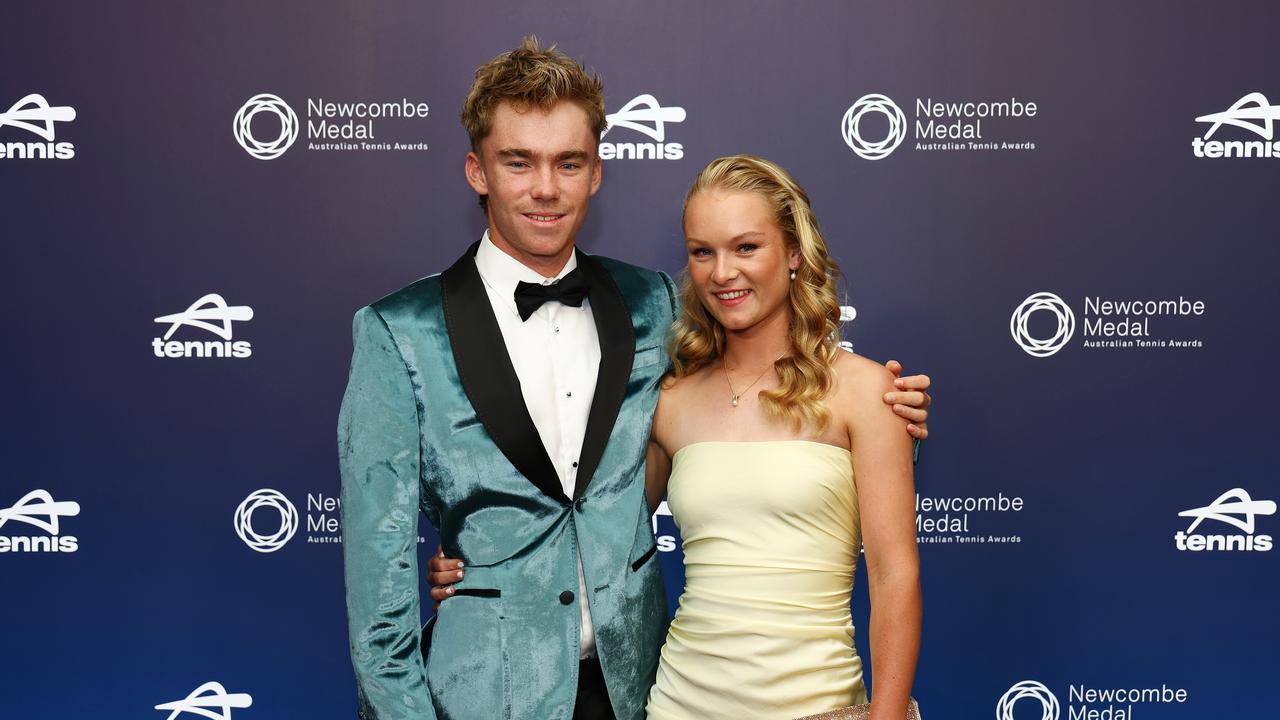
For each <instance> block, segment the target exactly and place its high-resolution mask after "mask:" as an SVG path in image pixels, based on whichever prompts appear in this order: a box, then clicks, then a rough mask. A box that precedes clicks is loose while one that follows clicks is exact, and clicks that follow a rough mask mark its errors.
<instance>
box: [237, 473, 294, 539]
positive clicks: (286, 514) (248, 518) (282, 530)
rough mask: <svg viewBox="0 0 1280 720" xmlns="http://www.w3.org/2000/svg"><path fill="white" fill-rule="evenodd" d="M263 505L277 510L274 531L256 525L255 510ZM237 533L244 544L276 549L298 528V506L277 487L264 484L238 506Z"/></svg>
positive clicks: (290, 537) (291, 536)
mask: <svg viewBox="0 0 1280 720" xmlns="http://www.w3.org/2000/svg"><path fill="white" fill-rule="evenodd" d="M263 508H270V509H271V510H274V511H275V512H276V514H277V515H279V517H280V522H279V524H278V525H277V526H276V529H275V531H274V532H271V533H268V534H264V533H260V532H258V531H257V530H254V528H253V514H254V513H256V512H258V511H259V510H261V509H263ZM234 523H235V528H236V534H237V535H239V536H240V539H241V540H243V541H244V544H245V545H248V546H249V547H250V548H253V549H254V550H257V551H258V552H260V553H269V552H275V551H277V550H279V549H280V548H282V547H284V546H285V545H286V544H287V543H288V542H289V540H291V539H292V538H293V534H294V533H296V532H298V508H296V507H294V506H293V503H291V502H289V498H287V497H285V496H284V495H282V494H281V493H279V492H278V491H276V490H272V489H270V488H263V489H261V490H255V491H253V492H251V493H249V497H247V498H245V499H244V502H242V503H240V506H239V507H237V508H236V514H235V518H234Z"/></svg>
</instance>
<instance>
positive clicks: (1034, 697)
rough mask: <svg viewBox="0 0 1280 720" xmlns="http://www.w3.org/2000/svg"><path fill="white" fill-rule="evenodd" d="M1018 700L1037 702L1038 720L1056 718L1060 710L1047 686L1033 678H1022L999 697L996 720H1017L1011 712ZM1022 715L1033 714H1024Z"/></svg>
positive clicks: (1053, 719) (1029, 702) (1056, 719)
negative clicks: (1038, 708) (1038, 709)
mask: <svg viewBox="0 0 1280 720" xmlns="http://www.w3.org/2000/svg"><path fill="white" fill-rule="evenodd" d="M1019 700H1027V701H1028V703H1027V704H1032V703H1033V702H1039V703H1040V720H1058V716H1059V715H1060V714H1061V712H1062V709H1061V707H1060V706H1059V705H1058V698H1057V697H1056V696H1055V695H1054V694H1053V693H1051V692H1049V688H1047V687H1045V686H1044V685H1043V684H1041V683H1038V682H1036V681H1035V680H1023V681H1022V682H1020V683H1016V684H1014V686H1013V687H1011V688H1009V690H1008V692H1006V693H1005V694H1004V695H1002V696H1001V697H1000V702H998V703H996V720H1017V718H1016V717H1014V714H1013V707H1014V705H1017V703H1018V701H1019ZM1023 717H1027V718H1030V717H1033V716H1032V715H1024V716H1023Z"/></svg>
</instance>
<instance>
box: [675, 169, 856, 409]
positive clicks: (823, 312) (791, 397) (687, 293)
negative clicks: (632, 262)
mask: <svg viewBox="0 0 1280 720" xmlns="http://www.w3.org/2000/svg"><path fill="white" fill-rule="evenodd" d="M713 189H714V190H728V191H738V192H752V193H757V194H759V195H760V196H761V197H763V198H764V199H765V200H766V201H767V202H768V203H769V206H770V207H772V208H773V216H774V220H775V221H776V222H777V223H778V227H779V228H781V229H782V233H783V236H784V237H786V239H787V245H788V248H789V249H796V248H798V249H799V250H800V267H798V268H797V269H796V271H795V272H796V277H795V280H793V281H792V282H791V286H790V292H789V295H788V296H789V299H790V303H791V327H790V331H789V338H790V341H791V343H790V344H791V347H790V353H789V354H787V355H785V356H783V357H782V358H781V359H779V360H778V361H777V362H775V363H774V364H773V367H774V370H775V371H776V372H777V374H778V379H779V380H780V383H779V385H778V387H777V388H776V389H774V390H763V391H761V392H760V394H759V398H760V404H761V405H762V406H763V407H764V409H765V412H766V413H768V414H769V415H771V416H773V417H775V418H778V419H781V420H784V421H787V422H789V423H790V424H791V425H792V427H794V428H795V429H796V431H801V430H803V429H804V428H806V427H807V428H812V429H813V430H816V431H817V432H821V431H822V430H823V429H825V428H826V426H827V423H828V422H830V420H831V412H830V410H829V409H828V408H827V406H826V404H825V403H824V402H823V398H824V397H826V395H827V392H828V391H830V390H831V387H832V385H833V384H834V383H835V372H834V371H833V370H832V367H831V366H832V363H833V362H834V361H835V357H836V353H837V352H838V351H839V348H840V338H839V323H840V303H839V301H838V300H837V296H836V280H837V278H838V277H839V274H840V268H838V267H837V266H836V264H835V262H834V261H833V260H832V259H831V254H830V253H829V252H828V250H827V244H826V242H825V241H824V240H823V239H822V232H821V230H819V229H818V220H817V218H816V217H814V214H813V209H812V208H811V207H810V206H809V195H808V193H806V192H805V191H804V188H802V187H800V184H799V183H797V182H796V181H795V178H793V177H791V174H790V173H788V172H787V171H786V170H783V169H782V168H781V167H779V166H778V165H775V164H774V163H771V162H769V161H768V160H765V159H763V158H759V157H755V156H754V155H733V156H730V157H722V158H718V159H716V160H712V161H711V163H710V164H708V165H707V166H706V167H705V168H703V169H702V172H700V173H698V177H697V178H696V179H695V180H694V181H693V186H692V187H690V188H689V193H688V195H686V196H685V199H684V207H685V210H686V211H687V210H688V208H689V201H690V200H692V199H693V197H694V196H695V195H697V194H698V193H700V192H704V191H707V190H713ZM680 304H681V312H680V316H679V317H678V318H677V319H676V323H675V327H674V328H673V335H672V339H671V344H670V348H669V352H670V354H671V360H672V364H673V367H674V370H673V372H674V375H675V377H677V378H680V377H685V376H686V375H691V374H693V373H695V372H697V371H698V370H700V369H702V368H704V367H707V366H708V365H711V364H712V363H714V362H715V361H717V360H719V359H720V358H721V357H722V356H723V354H724V342H725V332H724V327H723V326H722V325H721V324H720V323H719V322H718V321H716V319H715V317H714V316H713V315H712V314H711V313H710V312H709V311H708V310H707V309H706V307H704V306H703V304H702V301H701V300H700V299H699V297H698V293H697V291H695V290H694V288H693V283H692V282H691V281H690V279H689V271H688V269H686V270H685V271H684V272H683V273H681V276H680Z"/></svg>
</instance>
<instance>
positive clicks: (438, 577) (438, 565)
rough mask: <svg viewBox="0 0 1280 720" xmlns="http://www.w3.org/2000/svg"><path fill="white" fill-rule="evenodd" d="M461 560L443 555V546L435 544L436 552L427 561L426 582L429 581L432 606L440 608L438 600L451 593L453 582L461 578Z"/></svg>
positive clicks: (436, 608)
mask: <svg viewBox="0 0 1280 720" xmlns="http://www.w3.org/2000/svg"><path fill="white" fill-rule="evenodd" d="M462 572H463V571H462V561H461V560H453V559H451V558H447V557H445V556H444V548H443V547H441V546H439V545H437V546H436V554H435V555H433V556H432V558H431V560H430V561H429V562H427V582H429V583H431V599H432V600H434V601H435V605H434V606H433V608H434V609H435V610H439V609H440V601H441V600H444V599H445V598H448V597H450V596H451V595H453V584H454V583H455V582H457V581H459V580H461V579H462Z"/></svg>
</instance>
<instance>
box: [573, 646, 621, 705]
mask: <svg viewBox="0 0 1280 720" xmlns="http://www.w3.org/2000/svg"><path fill="white" fill-rule="evenodd" d="M573 720H614V717H613V706H612V705H610V704H609V691H608V690H607V689H605V686H604V671H602V670H601V669H600V660H599V658H587V659H586V660H582V661H580V662H579V663H578V700H577V702H576V703H575V704H574V706H573Z"/></svg>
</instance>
